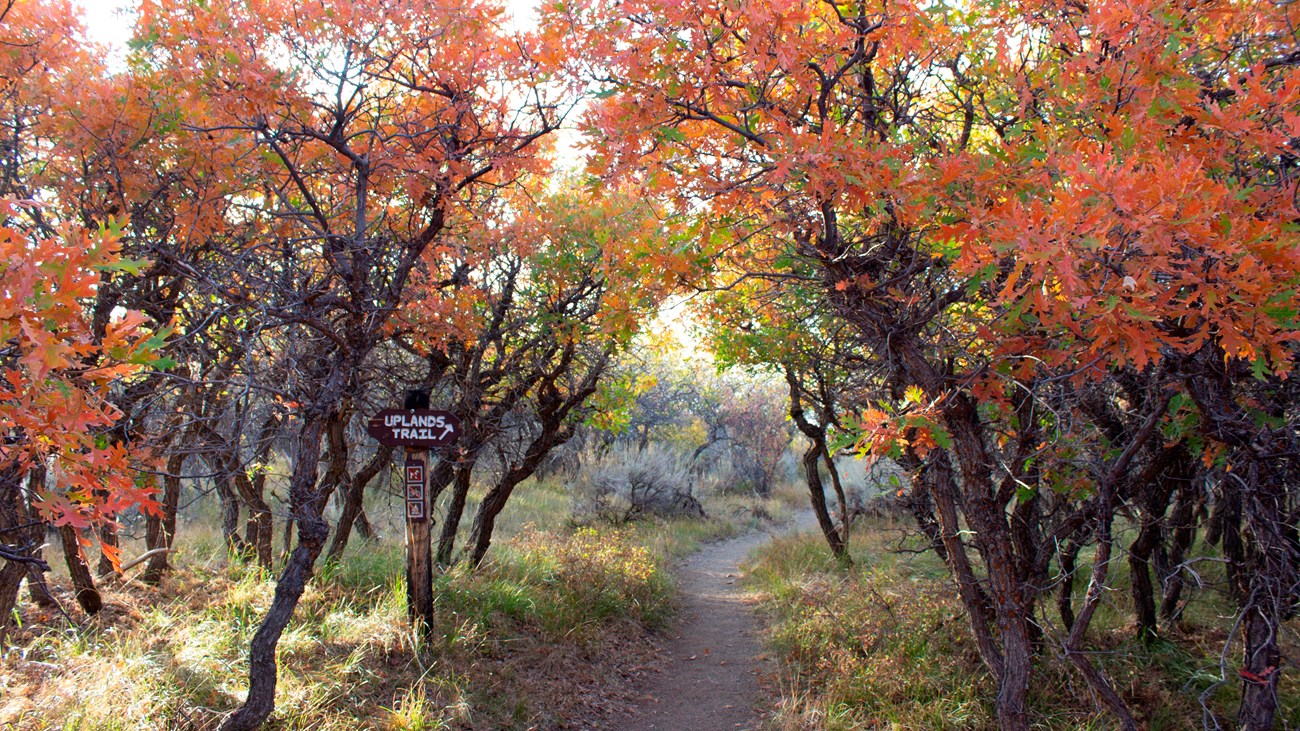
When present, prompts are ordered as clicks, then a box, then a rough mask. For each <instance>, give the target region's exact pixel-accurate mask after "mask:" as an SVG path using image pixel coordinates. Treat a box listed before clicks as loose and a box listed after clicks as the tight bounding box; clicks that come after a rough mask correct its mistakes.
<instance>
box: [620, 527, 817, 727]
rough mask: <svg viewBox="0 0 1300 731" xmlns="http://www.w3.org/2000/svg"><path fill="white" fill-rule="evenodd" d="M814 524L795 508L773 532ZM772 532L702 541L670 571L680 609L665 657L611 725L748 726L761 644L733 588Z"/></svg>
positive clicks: (747, 606) (753, 718)
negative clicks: (637, 698)
mask: <svg viewBox="0 0 1300 731" xmlns="http://www.w3.org/2000/svg"><path fill="white" fill-rule="evenodd" d="M813 525H815V523H814V522H813V521H812V513H811V512H810V511H805V512H803V513H800V514H799V516H798V518H797V519H796V520H795V521H793V522H792V523H790V524H788V525H786V526H783V527H781V528H778V529H777V531H778V532H786V531H791V530H801V529H806V528H808V527H810V526H813ZM772 535H773V534H772V532H769V531H757V532H754V533H749V534H747V535H744V536H741V537H739V538H734V539H732V540H729V541H723V542H721V543H715V544H712V545H709V546H705V547H704V548H703V549H701V550H700V551H699V552H698V553H696V554H695V555H693V556H691V557H690V558H689V559H687V560H686V561H685V562H684V563H683V564H682V565H681V566H680V567H679V568H678V570H677V571H676V574H677V578H678V582H679V585H680V589H681V592H680V593H681V598H682V608H681V616H680V618H679V619H678V624H677V626H676V627H675V629H674V634H673V635H672V636H671V637H670V639H669V640H668V642H667V643H666V644H665V647H664V654H665V655H666V658H667V659H666V662H665V663H664V664H663V665H662V667H660V668H659V669H658V671H657V672H655V673H653V674H652V675H650V676H649V677H648V678H647V679H646V681H645V685H644V687H643V688H642V689H641V691H642V693H643V699H644V700H643V701H642V702H641V704H640V706H639V707H637V708H636V709H635V710H633V711H632V713H630V714H629V716H628V717H627V718H625V719H614V720H613V721H612V722H610V723H609V725H608V726H606V728H611V729H619V731H756V729H758V727H759V720H760V716H759V709H758V704H759V700H760V694H759V684H758V674H759V672H760V669H761V662H762V660H761V658H760V655H761V653H762V647H761V646H760V645H759V641H758V637H757V634H756V630H757V618H756V617H755V615H754V607H753V603H752V600H751V599H750V598H749V597H748V596H746V594H745V593H744V591H743V590H742V589H741V588H740V585H739V584H740V564H741V562H742V561H744V560H745V558H746V557H747V556H748V555H749V553H750V552H751V551H753V550H754V549H755V548H758V547H759V546H761V545H763V544H764V543H766V542H767V541H768V540H770V539H771V537H772Z"/></svg>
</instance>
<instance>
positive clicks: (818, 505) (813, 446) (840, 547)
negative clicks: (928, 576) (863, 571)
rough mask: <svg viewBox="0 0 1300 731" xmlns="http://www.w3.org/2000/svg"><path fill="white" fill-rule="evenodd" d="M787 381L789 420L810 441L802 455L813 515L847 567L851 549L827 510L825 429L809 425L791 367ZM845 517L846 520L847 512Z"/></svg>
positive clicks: (801, 389)
mask: <svg viewBox="0 0 1300 731" xmlns="http://www.w3.org/2000/svg"><path fill="white" fill-rule="evenodd" d="M785 380H786V385H787V386H788V390H789V395H790V419H791V420H792V421H794V424H795V426H796V427H797V428H798V429H799V431H800V432H802V433H803V435H804V437H806V438H807V439H808V441H809V446H808V449H806V450H805V451H804V453H803V472H804V481H805V483H806V484H807V485H808V498H809V501H810V502H811V504H812V510H813V515H815V516H816V517H817V525H818V526H819V527H820V528H821V531H822V537H823V538H825V539H826V545H827V546H828V547H829V548H830V549H831V553H832V554H834V555H835V557H836V558H837V559H839V560H840V561H842V562H846V563H847V562H849V561H850V559H849V552H848V546H847V545H846V544H845V541H844V536H843V535H842V534H841V533H840V531H839V530H838V529H837V528H836V527H835V521H833V520H831V516H830V512H829V510H828V509H827V507H826V486H825V485H824V484H823V483H822V476H821V461H822V457H823V455H826V456H827V459H828V460H829V450H828V449H827V448H826V425H825V424H824V423H818V424H814V423H812V422H811V421H809V419H808V416H807V413H806V412H805V411H804V406H803V387H802V385H801V384H800V382H799V377H798V374H797V373H796V372H795V370H794V368H793V367H792V366H789V365H787V366H786V367H785ZM845 516H846V517H847V511H846V512H845ZM842 525H844V526H845V527H846V528H847V526H848V522H847V521H842Z"/></svg>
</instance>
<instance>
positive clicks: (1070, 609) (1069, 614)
mask: <svg viewBox="0 0 1300 731" xmlns="http://www.w3.org/2000/svg"><path fill="white" fill-rule="evenodd" d="M1080 548H1082V546H1081V545H1079V543H1078V542H1076V541H1067V542H1066V543H1065V545H1064V546H1063V547H1062V548H1061V550H1060V554H1059V555H1058V557H1057V564H1058V565H1059V566H1060V567H1061V575H1060V578H1059V579H1058V581H1059V583H1058V585H1057V587H1056V613H1057V614H1059V615H1060V616H1061V626H1062V627H1064V628H1065V631H1066V632H1069V631H1070V630H1071V629H1073V627H1074V576H1075V571H1076V569H1077V565H1076V562H1077V561H1078V559H1079V549H1080Z"/></svg>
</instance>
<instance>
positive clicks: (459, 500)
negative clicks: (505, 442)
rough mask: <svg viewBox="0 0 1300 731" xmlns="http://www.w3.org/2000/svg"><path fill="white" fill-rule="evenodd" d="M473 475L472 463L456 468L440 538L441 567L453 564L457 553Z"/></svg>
mask: <svg viewBox="0 0 1300 731" xmlns="http://www.w3.org/2000/svg"><path fill="white" fill-rule="evenodd" d="M473 475H474V472H473V463H472V462H466V463H461V464H458V465H457V466H456V478H455V482H454V483H453V485H452V489H451V500H450V501H449V502H448V503H447V514H446V515H445V516H443V520H442V532H441V533H440V534H439V536H438V553H437V556H436V557H435V560H436V561H437V562H438V565H439V566H450V565H451V564H452V554H454V553H455V551H456V533H457V531H459V530H460V519H461V518H462V517H463V516H464V515H465V499H466V498H467V497H468V496H469V488H470V484H471V482H472V480H473Z"/></svg>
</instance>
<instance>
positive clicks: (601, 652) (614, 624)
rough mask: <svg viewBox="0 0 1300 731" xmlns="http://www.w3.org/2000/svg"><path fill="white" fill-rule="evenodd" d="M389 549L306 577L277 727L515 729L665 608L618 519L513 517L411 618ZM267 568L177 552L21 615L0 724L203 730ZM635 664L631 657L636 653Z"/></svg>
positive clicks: (254, 621)
mask: <svg viewBox="0 0 1300 731" xmlns="http://www.w3.org/2000/svg"><path fill="white" fill-rule="evenodd" d="M401 550H402V549H401V547H400V546H398V545H395V544H388V545H368V546H366V547H365V549H364V550H361V551H357V552H356V553H355V554H351V555H349V556H347V557H346V558H345V559H344V560H343V561H342V562H340V563H339V564H337V565H333V566H323V567H322V570H321V574H320V575H318V576H317V577H316V579H315V580H314V581H313V582H312V583H311V584H310V585H309V587H308V590H307V592H306V593H305V594H304V596H303V598H302V601H301V603H300V604H299V607H298V610H297V611H296V612H295V615H294V619H293V621H292V622H291V623H290V625H289V627H288V628H287V630H286V632H285V634H284V636H283V638H282V640H281V642H280V647H279V660H280V682H279V687H278V689H277V699H276V708H277V710H276V713H275V715H274V716H273V721H272V725H271V726H269V728H274V729H309V728H310V729H315V730H319V731H332V730H338V731H343V730H345V729H346V730H348V731H351V730H352V729H358V728H367V729H484V728H492V729H516V728H517V729H526V728H531V727H536V726H539V725H541V726H554V725H557V724H561V723H565V722H568V719H573V718H578V717H581V716H583V714H585V713H587V712H588V709H585V708H583V707H581V705H580V702H579V700H578V699H579V698H580V697H581V696H582V693H581V692H580V691H581V690H584V689H590V688H591V687H593V686H595V687H599V684H600V683H601V682H603V681H602V678H604V677H618V672H617V669H618V667H619V665H620V663H627V662H629V660H628V658H629V657H630V656H631V655H635V653H638V652H649V647H648V646H646V643H645V637H646V636H647V633H648V631H649V629H650V628H651V627H657V626H661V625H662V623H663V622H664V621H665V620H666V618H667V616H668V613H669V609H670V596H671V586H670V584H669V582H668V579H667V575H666V573H665V572H664V570H663V568H662V565H661V562H660V559H659V557H658V556H657V555H656V554H654V553H652V552H651V551H650V550H649V549H647V548H645V547H643V546H640V545H638V544H636V543H635V540H634V537H633V536H631V535H630V534H629V533H627V532H618V531H597V530H594V529H584V530H580V531H578V532H577V533H576V534H574V535H573V536H571V537H570V536H568V535H566V534H564V533H554V532H552V533H547V532H541V531H535V530H527V531H524V532H522V533H521V534H520V535H518V536H515V537H514V538H511V539H508V540H506V541H504V542H503V543H502V544H501V550H500V551H499V552H498V553H497V554H496V556H495V557H494V558H493V560H492V561H491V562H490V563H488V564H486V565H485V566H483V567H482V568H481V569H480V570H479V571H469V570H468V569H466V568H464V567H457V568H454V569H453V570H451V571H449V572H447V573H445V574H443V575H441V576H440V577H438V579H437V581H436V583H435V592H436V593H435V623H434V626H433V627H432V628H431V631H430V632H429V634H428V636H427V638H426V637H417V636H414V635H413V633H412V632H411V631H410V629H409V627H408V625H407V619H406V607H405V585H404V582H403V581H402V580H401V578H400V575H401V572H402V569H401V566H402V554H401ZM273 592H274V578H273V577H271V576H268V575H266V574H265V573H264V572H262V571H261V570H259V569H257V568H255V567H250V566H246V565H243V564H240V563H237V562H234V563H228V564H224V565H216V566H214V565H212V564H211V563H210V562H202V563H200V564H198V565H191V566H187V567H182V568H180V569H178V570H177V571H175V572H174V573H173V574H172V575H170V576H169V577H168V579H167V581H166V582H165V584H164V586H163V587H161V588H160V589H154V588H151V587H146V586H142V585H139V584H128V585H125V586H116V587H107V586H106V587H105V597H106V599H107V606H106V609H105V611H104V613H103V616H102V617H100V618H83V617H78V619H79V621H80V622H81V624H82V626H81V627H72V626H68V625H67V624H66V623H63V624H60V622H59V621H57V620H55V619H53V618H50V617H45V618H39V617H36V616H34V614H32V613H33V612H35V611H36V610H35V609H34V608H31V607H26V608H25V611H27V612H28V613H29V616H27V617H26V618H25V619H26V620H27V621H24V623H23V627H22V629H21V630H20V631H18V632H16V633H15V634H14V635H13V637H12V641H13V642H14V644H13V645H12V646H11V647H10V648H9V651H8V653H7V654H5V656H4V659H3V661H2V663H0V687H2V688H3V693H4V695H5V697H6V700H5V701H4V702H3V703H0V728H4V729H14V730H15V731H28V730H31V731H46V730H47V729H48V730H53V729H65V728H71V729H80V730H84V731H92V730H94V731H99V730H104V731H107V730H110V729H118V728H121V729H132V731H153V730H155V729H156V730H157V731H163V730H164V729H166V730H168V731H170V730H172V729H195V730H200V731H208V730H209V729H213V728H215V727H216V724H217V723H218V722H219V721H220V719H221V717H222V716H223V715H224V714H225V713H227V712H229V711H231V710H233V709H234V708H236V707H237V706H238V705H239V704H240V702H241V701H242V699H243V693H244V689H245V687H246V686H245V673H246V668H247V665H246V654H247V651H248V650H247V648H248V642H249V640H250V639H251V638H252V634H253V633H254V632H255V631H256V629H257V626H258V623H259V622H260V621H261V618H262V616H263V614H264V612H265V610H266V608H267V606H268V605H269V603H270V600H271V596H272V594H273ZM636 662H640V660H639V659H638V660H636Z"/></svg>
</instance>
